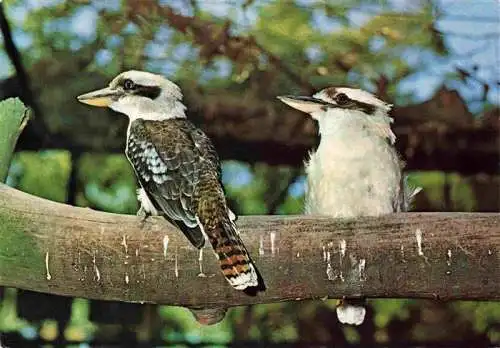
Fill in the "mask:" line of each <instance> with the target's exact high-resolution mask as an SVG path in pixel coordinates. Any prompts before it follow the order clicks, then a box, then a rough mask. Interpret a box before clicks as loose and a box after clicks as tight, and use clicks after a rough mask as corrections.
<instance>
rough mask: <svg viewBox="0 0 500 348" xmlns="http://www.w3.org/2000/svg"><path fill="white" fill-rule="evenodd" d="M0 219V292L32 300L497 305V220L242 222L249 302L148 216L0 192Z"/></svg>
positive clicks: (207, 255) (461, 216)
mask: <svg viewBox="0 0 500 348" xmlns="http://www.w3.org/2000/svg"><path fill="white" fill-rule="evenodd" d="M0 220H1V221H2V224H0V285H4V286H12V287H17V288H23V289H29V290H35V291H40V292H48V293H53V294H59V295H68V296H76V297H85V298H93V299H102V300H119V301H127V302H152V303H161V304H170V305H183V306H195V307H217V306H223V307H224V306H236V305H244V304H253V303H268V302H277V301H285V300H298V299H308V298H315V299H319V298H325V297H333V298H339V297H341V296H366V297H380V298H385V297H405V298H407V297H412V298H413V297H417V298H431V299H490V300H499V299H500V291H499V290H498V286H497V281H498V279H500V257H499V253H500V227H499V226H500V216H499V215H498V214H487V213H482V214H470V213H469V214H467V213H442V214H435V213H427V214H417V213H407V214H393V215H389V216H386V217H381V218H363V219H357V220H355V221H350V220H338V219H337V220H336V219H331V218H327V217H312V216H294V217H284V216H259V217H242V218H240V219H239V220H238V225H239V228H240V230H241V237H242V239H243V241H244V242H245V244H246V245H247V247H248V249H249V252H250V253H251V255H253V258H254V260H255V263H256V265H257V267H258V268H259V269H260V271H261V273H262V276H263V277H264V279H265V281H266V285H267V288H268V289H267V290H266V291H265V292H263V293H260V294H258V295H257V296H255V297H251V296H247V295H245V294H244V293H242V292H240V291H235V290H233V289H232V288H231V287H230V286H229V285H228V284H227V282H226V281H225V280H224V279H223V277H222V276H221V274H220V270H219V268H218V265H217V262H216V259H215V256H214V255H213V253H212V251H211V250H209V249H208V247H207V248H205V249H204V257H203V258H202V260H201V261H199V259H198V255H199V253H198V251H197V250H196V249H194V248H193V247H191V246H190V245H189V244H188V242H187V241H186V239H185V238H184V237H183V235H182V233H180V232H179V231H178V230H176V229H175V228H174V227H173V226H171V225H170V224H168V223H167V222H165V220H163V219H162V218H159V217H155V218H150V219H148V220H147V221H146V222H145V223H144V224H141V222H140V219H139V218H137V217H134V216H123V215H116V214H108V213H101V212H96V211H92V210H90V209H84V208H75V207H70V206H67V205H63V204H60V203H54V202H50V201H47V200H43V199H40V198H37V197H33V196H30V195H28V194H25V193H22V192H20V191H17V190H14V189H12V188H9V187H7V186H5V185H0ZM342 240H345V241H346V245H347V247H346V249H345V253H344V252H341V251H340V250H339V243H340V241H342ZM259 249H260V252H259ZM200 264H201V265H200ZM200 268H201V271H200ZM207 289H208V290H209V291H207Z"/></svg>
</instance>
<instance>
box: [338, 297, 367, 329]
mask: <svg viewBox="0 0 500 348" xmlns="http://www.w3.org/2000/svg"><path fill="white" fill-rule="evenodd" d="M364 304H365V301H364V300H363V299H342V300H339V301H338V303H337V309H336V312H337V318H338V319H339V321H340V322H341V323H342V324H348V325H356V326H358V325H361V324H362V323H363V321H364V320H365V315H366V309H365V307H364Z"/></svg>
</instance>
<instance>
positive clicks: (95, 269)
mask: <svg viewBox="0 0 500 348" xmlns="http://www.w3.org/2000/svg"><path fill="white" fill-rule="evenodd" d="M92 263H93V264H94V272H95V277H96V281H97V282H98V281H100V280H101V272H99V268H97V264H96V262H95V253H94V257H93V259H92Z"/></svg>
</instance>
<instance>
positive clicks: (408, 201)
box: [401, 175, 422, 211]
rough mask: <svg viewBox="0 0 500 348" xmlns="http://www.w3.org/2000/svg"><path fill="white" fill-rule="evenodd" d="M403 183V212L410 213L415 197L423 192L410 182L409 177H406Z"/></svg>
mask: <svg viewBox="0 0 500 348" xmlns="http://www.w3.org/2000/svg"><path fill="white" fill-rule="evenodd" d="M402 179H403V181H402V187H401V190H402V195H403V197H402V200H401V201H402V202H401V211H410V210H411V209H412V208H413V206H412V205H413V201H414V199H415V196H416V195H417V194H418V193H419V192H420V191H422V188H421V187H415V186H413V185H411V184H410V183H409V182H408V176H407V175H404V176H403V178H402Z"/></svg>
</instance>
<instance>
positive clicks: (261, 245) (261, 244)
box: [259, 236, 264, 256]
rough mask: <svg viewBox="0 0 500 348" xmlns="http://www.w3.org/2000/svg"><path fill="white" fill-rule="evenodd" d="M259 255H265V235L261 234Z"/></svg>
mask: <svg viewBox="0 0 500 348" xmlns="http://www.w3.org/2000/svg"><path fill="white" fill-rule="evenodd" d="M259 255H260V256H262V255H264V237H263V236H260V238H259Z"/></svg>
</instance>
